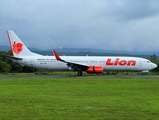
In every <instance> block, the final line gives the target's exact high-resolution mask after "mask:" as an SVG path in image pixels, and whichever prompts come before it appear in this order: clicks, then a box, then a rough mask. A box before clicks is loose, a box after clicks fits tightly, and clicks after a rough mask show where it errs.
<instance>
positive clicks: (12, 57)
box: [2, 54, 22, 60]
mask: <svg viewBox="0 0 159 120" xmlns="http://www.w3.org/2000/svg"><path fill="white" fill-rule="evenodd" d="M2 56H6V57H9V58H11V59H14V60H22V58H19V57H14V56H10V55H5V54H2Z"/></svg>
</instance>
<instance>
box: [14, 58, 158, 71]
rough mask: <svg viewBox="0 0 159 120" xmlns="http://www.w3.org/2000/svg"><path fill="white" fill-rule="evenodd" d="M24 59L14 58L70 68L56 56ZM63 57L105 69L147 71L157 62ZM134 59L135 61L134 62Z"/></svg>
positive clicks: (23, 62)
mask: <svg viewBox="0 0 159 120" xmlns="http://www.w3.org/2000/svg"><path fill="white" fill-rule="evenodd" d="M21 58H22V60H13V61H14V62H17V63H19V64H21V65H24V66H30V67H34V68H39V69H49V70H55V71H56V70H57V71H60V70H69V69H71V68H70V67H69V66H68V65H67V63H65V62H61V61H58V60H56V58H55V56H21ZM60 58H61V59H65V60H67V61H70V62H73V63H81V64H87V65H89V66H96V65H100V66H102V67H103V71H141V72H146V71H149V70H151V69H154V68H156V64H154V63H152V62H151V61H149V60H147V59H144V58H139V57H112V56H108V57H104V56H103V57H97V56H60ZM132 61H135V63H134V62H132Z"/></svg>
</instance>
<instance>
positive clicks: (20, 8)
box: [0, 0, 159, 51]
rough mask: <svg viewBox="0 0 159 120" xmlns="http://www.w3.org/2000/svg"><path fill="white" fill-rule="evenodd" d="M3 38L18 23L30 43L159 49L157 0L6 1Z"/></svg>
mask: <svg viewBox="0 0 159 120" xmlns="http://www.w3.org/2000/svg"><path fill="white" fill-rule="evenodd" d="M0 4H1V8H0V11H1V12H0V20H1V22H0V25H1V28H0V43H1V44H2V45H8V41H7V35H6V33H5V32H6V30H8V29H12V30H14V31H15V32H16V34H17V35H18V36H19V37H20V38H21V39H22V40H23V42H24V43H25V44H26V45H27V46H29V47H37V48H41V49H53V48H57V47H71V48H98V49H105V50H125V51H136V50H141V51H151V50H152V51H154V50H159V48H158V46H157V45H158V44H159V35H158V33H157V32H158V31H159V27H158V26H159V1H157V0H147V1H145V0H140V1H133V0H113V1H112V0H80V1H79V0H67V1H66V0H45V1H39V0H34V1H32V0H27V1H19V0H5V1H0Z"/></svg>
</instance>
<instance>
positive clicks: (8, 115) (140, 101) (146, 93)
mask: <svg viewBox="0 0 159 120" xmlns="http://www.w3.org/2000/svg"><path fill="white" fill-rule="evenodd" d="M13 119H16V120H89V119H90V120H100V119H101V120H104V119H105V120H109V119H111V120H141V119H143V120H157V119H159V80H158V79H128V78H127V79H118V78H99V79H93V78H58V79H57V78H51V79H50V78H45V79H44V78H42V79H39V78H32V79H30V78H26V79H24V78H23V79H8V78H5V79H0V120H13Z"/></svg>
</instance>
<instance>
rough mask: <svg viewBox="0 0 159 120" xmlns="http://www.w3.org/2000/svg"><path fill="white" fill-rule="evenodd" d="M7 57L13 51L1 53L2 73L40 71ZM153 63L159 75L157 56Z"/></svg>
mask: <svg viewBox="0 0 159 120" xmlns="http://www.w3.org/2000/svg"><path fill="white" fill-rule="evenodd" d="M3 54H5V55H10V56H11V55H12V51H11V50H9V51H8V52H6V51H0V73H20V72H24V73H31V72H37V71H38V69H36V68H32V67H27V66H21V65H19V64H17V63H14V62H12V60H11V59H10V58H9V57H6V56H3ZM147 59H149V60H151V61H152V62H153V63H155V64H157V65H158V67H157V68H155V69H154V70H152V72H157V73H159V59H158V58H157V56H156V55H155V54H154V55H151V56H150V57H149V58H147Z"/></svg>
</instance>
